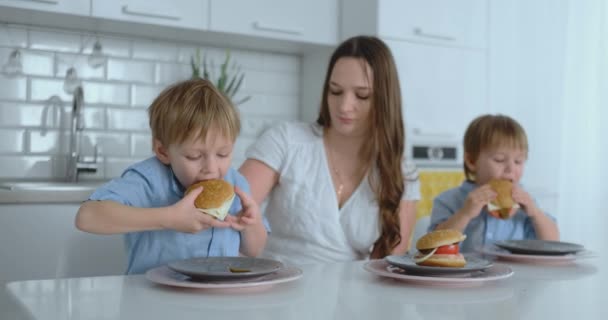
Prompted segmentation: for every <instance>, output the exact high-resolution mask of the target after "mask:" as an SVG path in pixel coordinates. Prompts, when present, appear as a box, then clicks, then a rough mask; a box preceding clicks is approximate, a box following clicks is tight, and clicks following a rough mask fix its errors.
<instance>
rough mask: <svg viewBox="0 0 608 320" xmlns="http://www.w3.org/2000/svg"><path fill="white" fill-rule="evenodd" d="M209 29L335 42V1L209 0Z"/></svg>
mask: <svg viewBox="0 0 608 320" xmlns="http://www.w3.org/2000/svg"><path fill="white" fill-rule="evenodd" d="M210 1H211V7H210V11H211V17H210V30H211V31H218V32H227V33H235V34H244V35H252V36H261V37H266V38H275V39H284V40H294V41H302V42H310V43H319V44H330V45H333V44H335V43H336V41H337V38H338V31H337V30H338V23H337V17H338V16H339V14H338V2H337V0H310V1H295V0H290V1H285V0H283V1H281V0H258V1H249V0H210Z"/></svg>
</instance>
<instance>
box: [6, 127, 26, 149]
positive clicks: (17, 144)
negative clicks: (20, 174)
mask: <svg viewBox="0 0 608 320" xmlns="http://www.w3.org/2000/svg"><path fill="white" fill-rule="evenodd" d="M24 133H25V130H17V129H0V137H2V138H0V153H19V152H23V151H25V150H24V146H23V136H24Z"/></svg>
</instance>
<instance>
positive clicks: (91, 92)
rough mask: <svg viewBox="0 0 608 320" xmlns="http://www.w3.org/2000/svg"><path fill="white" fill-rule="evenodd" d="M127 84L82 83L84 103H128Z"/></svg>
mask: <svg viewBox="0 0 608 320" xmlns="http://www.w3.org/2000/svg"><path fill="white" fill-rule="evenodd" d="M129 86H130V85H129V84H116V83H102V82H86V83H85V84H84V101H85V103H87V104H88V103H103V104H112V105H129V91H130V90H129Z"/></svg>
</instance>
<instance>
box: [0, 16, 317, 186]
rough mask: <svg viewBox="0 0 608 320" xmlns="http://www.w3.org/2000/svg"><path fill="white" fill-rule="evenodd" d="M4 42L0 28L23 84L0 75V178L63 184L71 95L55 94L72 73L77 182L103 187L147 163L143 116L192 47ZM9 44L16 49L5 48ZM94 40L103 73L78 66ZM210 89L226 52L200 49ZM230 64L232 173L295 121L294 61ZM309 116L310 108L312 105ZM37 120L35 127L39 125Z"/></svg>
mask: <svg viewBox="0 0 608 320" xmlns="http://www.w3.org/2000/svg"><path fill="white" fill-rule="evenodd" d="M10 28H11V29H10V30H11V33H10V34H11V38H10V40H9V38H8V36H7V35H8V33H6V32H5V31H4V30H6V28H5V29H0V59H1V61H6V59H7V58H8V55H9V54H10V52H11V51H12V49H13V48H14V47H15V46H20V47H22V48H23V49H22V50H21V51H22V54H23V57H24V69H23V71H24V72H23V75H20V76H11V77H8V76H6V75H2V74H0V83H2V85H1V86H0V136H1V137H2V138H3V139H4V140H3V141H1V142H0V178H24V177H26V178H40V179H45V178H54V179H61V178H63V177H64V176H65V169H66V164H67V153H68V148H69V146H68V143H69V130H70V125H71V121H70V120H71V108H72V95H71V94H67V93H65V92H64V90H63V85H64V77H65V73H66V71H67V70H68V69H69V68H70V67H74V68H75V69H76V71H77V73H78V76H79V78H80V79H81V81H82V85H83V89H84V100H85V105H84V109H83V120H84V131H83V132H82V137H81V138H82V139H81V140H82V141H81V142H82V143H81V145H80V146H81V155H83V156H84V157H85V158H86V159H87V160H91V159H92V158H93V155H94V152H95V146H96V145H97V147H98V148H97V149H98V164H97V165H98V168H99V169H98V171H97V172H96V173H95V174H92V175H82V176H81V177H80V178H81V179H84V180H86V179H110V178H114V177H117V176H119V175H120V174H121V173H122V172H123V171H124V169H125V168H127V167H128V166H129V165H131V164H133V163H135V162H138V161H141V160H143V159H145V158H148V157H150V156H153V152H152V141H151V133H150V129H149V127H148V126H149V125H148V113H147V107H148V106H149V105H150V104H151V103H152V101H153V100H154V99H155V98H156V97H157V96H158V94H159V93H160V92H161V91H162V90H163V89H164V88H165V87H166V86H167V85H170V84H173V83H175V82H176V81H181V80H186V79H189V78H190V77H191V76H192V70H191V67H190V57H191V55H193V54H194V53H195V52H196V48H197V47H198V46H197V45H196V44H192V43H173V42H166V41H164V42H160V41H159V42H156V41H151V40H149V39H139V38H135V37H130V38H128V37H122V38H121V37H116V36H111V35H103V34H93V35H92V34H89V33H79V32H73V33H72V32H69V31H68V32H66V31H62V30H52V29H48V30H41V29H36V28H35V27H34V28H32V29H31V30H30V27H18V26H17V27H13V26H10ZM13 39H16V40H13ZM96 39H99V40H100V43H101V45H102V48H103V49H102V50H103V54H104V55H105V56H106V57H107V59H106V60H105V62H104V64H103V65H102V66H101V67H98V68H92V67H91V66H89V64H88V57H89V54H90V53H91V49H92V46H93V44H94V43H95V40H96ZM200 50H201V54H202V55H206V57H207V63H208V68H209V69H210V70H211V71H212V81H213V82H214V83H215V82H216V81H217V77H218V75H219V67H220V65H221V63H223V62H224V59H225V57H226V52H227V50H226V49H225V48H217V47H205V46H201V47H200ZM230 54H231V64H230V67H229V68H232V66H233V64H238V65H239V66H240V67H241V68H242V70H243V71H244V72H245V81H244V83H243V85H242V87H241V90H240V91H239V94H238V95H237V96H236V97H235V100H239V99H241V98H243V97H245V96H249V95H250V96H251V100H250V101H248V102H246V103H244V104H241V105H239V106H237V107H238V108H239V110H240V111H241V119H242V125H243V126H242V132H241V136H240V137H239V138H238V139H237V144H236V145H235V151H234V156H233V166H235V167H237V168H238V166H240V164H241V163H242V162H243V161H244V160H245V158H244V157H245V156H244V154H245V150H246V149H247V147H248V146H249V145H250V144H251V143H253V142H254V141H255V140H256V139H257V137H258V136H259V135H260V134H261V133H262V132H263V131H264V130H266V129H267V128H268V127H269V126H272V125H275V124H276V123H277V122H279V121H285V120H295V119H297V118H298V115H299V112H298V109H299V106H298V104H299V73H300V58H299V57H298V56H297V55H290V54H281V53H274V52H264V51H250V50H242V49H231V50H230ZM315 107H316V106H315ZM43 118H44V119H43Z"/></svg>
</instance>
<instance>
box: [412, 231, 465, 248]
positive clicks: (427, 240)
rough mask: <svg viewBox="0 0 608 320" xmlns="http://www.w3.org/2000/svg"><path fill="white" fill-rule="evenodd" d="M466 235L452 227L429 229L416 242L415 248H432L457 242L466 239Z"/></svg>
mask: <svg viewBox="0 0 608 320" xmlns="http://www.w3.org/2000/svg"><path fill="white" fill-rule="evenodd" d="M466 237H467V236H465V235H464V234H462V233H461V232H460V231H458V230H453V229H441V230H435V231H431V232H429V233H427V234H425V235H424V236H422V237H420V239H418V241H417V242H416V249H418V250H425V249H434V248H438V247H441V246H446V245H450V244H453V243H458V242H461V241H463V240H464V239H466Z"/></svg>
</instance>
